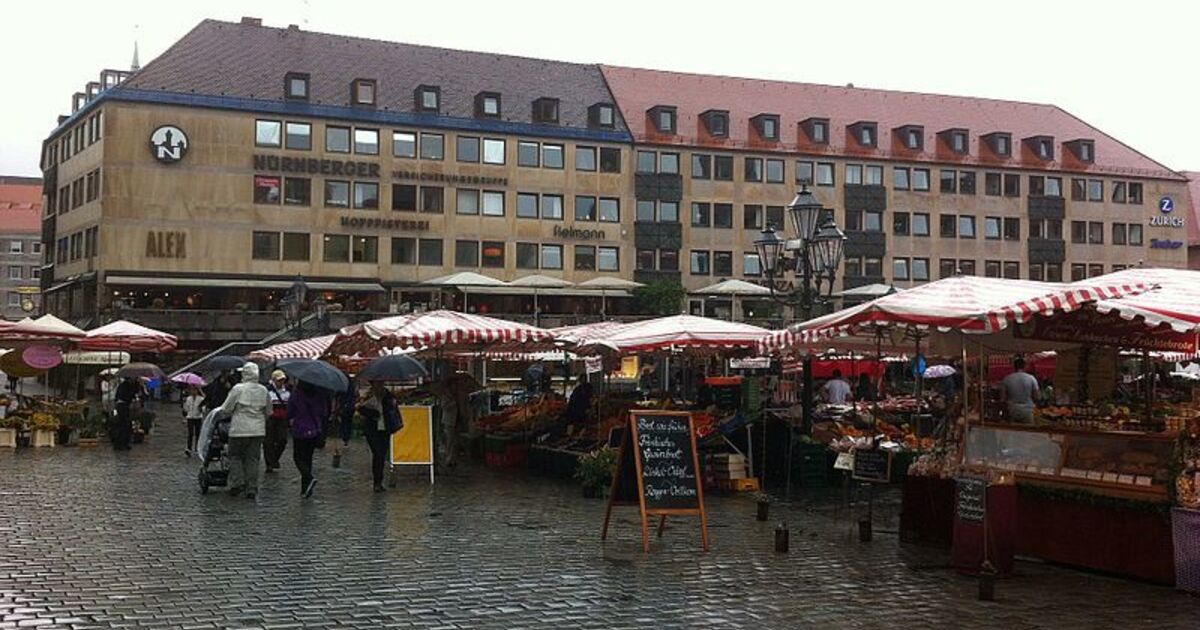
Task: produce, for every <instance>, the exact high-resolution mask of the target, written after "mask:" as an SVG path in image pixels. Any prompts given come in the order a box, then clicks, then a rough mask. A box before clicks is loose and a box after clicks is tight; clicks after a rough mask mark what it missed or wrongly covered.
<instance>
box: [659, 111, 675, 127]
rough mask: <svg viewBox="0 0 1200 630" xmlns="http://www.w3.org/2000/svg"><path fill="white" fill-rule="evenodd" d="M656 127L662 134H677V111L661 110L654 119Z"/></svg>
mask: <svg viewBox="0 0 1200 630" xmlns="http://www.w3.org/2000/svg"><path fill="white" fill-rule="evenodd" d="M654 126H655V127H656V128H658V131H659V132H661V133H675V110H674V109H659V110H658V112H657V115H656V116H655V117H654Z"/></svg>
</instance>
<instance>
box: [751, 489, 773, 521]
mask: <svg viewBox="0 0 1200 630" xmlns="http://www.w3.org/2000/svg"><path fill="white" fill-rule="evenodd" d="M754 502H755V504H756V505H757V506H758V513H757V516H756V518H757V520H760V521H765V520H767V516H768V513H769V512H770V510H771V495H769V494H767V493H766V492H755V493H754Z"/></svg>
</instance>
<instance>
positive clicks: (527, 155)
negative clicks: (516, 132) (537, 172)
mask: <svg viewBox="0 0 1200 630" xmlns="http://www.w3.org/2000/svg"><path fill="white" fill-rule="evenodd" d="M541 164H542V161H541V147H540V146H539V145H538V143H536V142H524V141H522V142H518V143H517V166H532V167H537V166H541Z"/></svg>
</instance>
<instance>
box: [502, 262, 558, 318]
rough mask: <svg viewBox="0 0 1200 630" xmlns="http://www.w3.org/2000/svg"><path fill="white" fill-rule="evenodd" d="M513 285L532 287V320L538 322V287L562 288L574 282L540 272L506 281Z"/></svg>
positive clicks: (539, 314) (539, 312)
mask: <svg viewBox="0 0 1200 630" xmlns="http://www.w3.org/2000/svg"><path fill="white" fill-rule="evenodd" d="M508 284H509V286H513V287H526V288H530V289H533V317H534V322H535V323H539V322H540V318H541V314H542V312H541V310H540V309H539V308H538V289H562V288H566V287H570V286H574V285H575V283H574V282H571V281H570V280H563V279H562V278H552V277H550V276H543V275H541V274H536V273H535V274H533V275H529V276H525V277H522V278H517V279H516V280H513V281H512V282H510V283H508Z"/></svg>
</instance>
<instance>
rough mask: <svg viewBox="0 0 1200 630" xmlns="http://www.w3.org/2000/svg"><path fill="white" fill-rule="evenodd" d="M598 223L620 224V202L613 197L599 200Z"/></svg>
mask: <svg viewBox="0 0 1200 630" xmlns="http://www.w3.org/2000/svg"><path fill="white" fill-rule="evenodd" d="M600 221H601V222H602V223H620V222H621V200H620V199H617V198H614V197H601V198H600Z"/></svg>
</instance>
